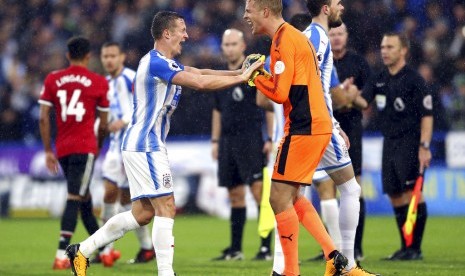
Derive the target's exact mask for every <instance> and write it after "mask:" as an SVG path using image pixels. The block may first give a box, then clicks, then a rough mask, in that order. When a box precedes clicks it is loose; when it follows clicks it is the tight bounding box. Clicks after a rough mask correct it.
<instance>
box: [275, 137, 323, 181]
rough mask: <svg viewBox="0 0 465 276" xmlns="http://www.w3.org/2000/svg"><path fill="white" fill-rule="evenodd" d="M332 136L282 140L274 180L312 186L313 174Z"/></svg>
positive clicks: (285, 138)
mask: <svg viewBox="0 0 465 276" xmlns="http://www.w3.org/2000/svg"><path fill="white" fill-rule="evenodd" d="M330 139H331V134H330V133H328V134H321V135H288V136H285V137H284V138H283V139H282V140H281V145H280V146H279V149H278V154H277V155H276V161H275V163H274V170H273V176H272V178H271V179H272V180H273V181H277V182H283V183H289V184H297V185H311V184H312V178H313V174H314V173H315V170H316V168H317V166H318V163H319V162H320V159H321V157H322V156H323V154H324V152H325V150H326V146H327V145H328V143H329V141H330Z"/></svg>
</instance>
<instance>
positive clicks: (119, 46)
mask: <svg viewBox="0 0 465 276" xmlns="http://www.w3.org/2000/svg"><path fill="white" fill-rule="evenodd" d="M107 47H117V48H118V49H119V51H120V52H122V51H123V48H121V45H120V44H119V43H118V42H115V41H107V42H105V43H103V45H102V49H103V48H107Z"/></svg>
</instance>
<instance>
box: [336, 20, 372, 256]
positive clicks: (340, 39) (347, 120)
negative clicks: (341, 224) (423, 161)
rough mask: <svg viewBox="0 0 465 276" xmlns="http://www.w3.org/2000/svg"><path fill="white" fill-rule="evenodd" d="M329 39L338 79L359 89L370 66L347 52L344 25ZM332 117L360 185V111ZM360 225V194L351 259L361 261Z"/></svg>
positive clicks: (341, 112) (343, 111) (362, 204)
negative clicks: (346, 142) (345, 139)
mask: <svg viewBox="0 0 465 276" xmlns="http://www.w3.org/2000/svg"><path fill="white" fill-rule="evenodd" d="M329 39H330V43H331V48H332V51H333V60H334V66H335V67H336V71H337V74H338V76H339V79H341V80H346V79H350V80H351V82H352V83H353V84H354V85H355V86H356V87H357V88H358V89H359V90H362V89H363V87H364V86H365V84H366V83H367V81H368V78H369V76H370V66H369V65H368V62H367V61H366V60H365V58H364V57H362V56H361V55H359V54H357V53H356V52H354V51H351V50H348V49H347V39H348V33H347V27H346V25H345V24H344V23H343V24H342V25H341V26H339V27H337V28H332V29H331V30H330V31H329ZM341 85H343V84H341ZM343 89H345V87H343ZM334 117H336V120H337V121H338V122H339V124H340V125H341V128H342V129H343V130H344V131H345V133H346V134H347V136H348V137H349V139H350V148H349V156H350V159H351V160H352V167H353V168H354V173H355V178H356V179H357V182H358V183H362V182H361V175H362V132H363V126H362V112H361V111H360V109H357V108H351V107H347V106H346V107H342V108H339V109H336V108H335V109H334ZM364 226H365V200H364V199H363V193H362V194H361V195H360V216H359V219H358V226H357V232H356V234H355V247H354V256H355V260H357V261H361V260H363V258H364V257H363V250H362V238H363V229H364Z"/></svg>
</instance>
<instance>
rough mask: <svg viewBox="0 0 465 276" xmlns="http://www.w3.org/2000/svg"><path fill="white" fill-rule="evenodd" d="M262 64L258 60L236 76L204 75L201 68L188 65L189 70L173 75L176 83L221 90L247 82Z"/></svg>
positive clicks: (197, 88) (196, 87)
mask: <svg viewBox="0 0 465 276" xmlns="http://www.w3.org/2000/svg"><path fill="white" fill-rule="evenodd" d="M262 64H263V62H261V61H257V62H255V63H254V64H252V65H251V66H250V67H249V68H248V69H247V70H245V71H244V72H243V73H241V74H240V75H234V76H228V75H202V74H201V71H200V69H197V68H194V67H187V68H188V69H187V70H184V71H180V72H178V73H177V74H176V75H175V76H174V77H173V80H172V82H173V83H174V84H176V85H181V86H187V87H190V88H193V89H196V90H210V91H212V90H220V89H224V88H226V87H230V86H233V85H236V84H239V83H243V82H246V81H247V80H248V79H249V78H250V76H251V75H252V73H253V71H255V70H256V69H258V68H259V67H260V66H262ZM213 71H214V70H213ZM217 72H220V71H217Z"/></svg>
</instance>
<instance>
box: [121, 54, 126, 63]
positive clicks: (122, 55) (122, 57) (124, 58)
mask: <svg viewBox="0 0 465 276" xmlns="http://www.w3.org/2000/svg"><path fill="white" fill-rule="evenodd" d="M121 61H122V62H123V63H124V62H125V61H126V54H125V53H121Z"/></svg>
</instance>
